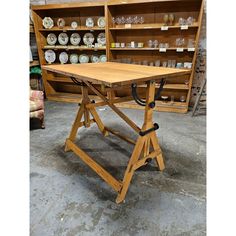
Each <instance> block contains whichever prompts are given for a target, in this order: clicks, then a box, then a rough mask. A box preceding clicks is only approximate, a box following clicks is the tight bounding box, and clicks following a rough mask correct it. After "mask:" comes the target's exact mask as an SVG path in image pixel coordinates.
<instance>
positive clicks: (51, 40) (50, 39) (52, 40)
mask: <svg viewBox="0 0 236 236" xmlns="http://www.w3.org/2000/svg"><path fill="white" fill-rule="evenodd" d="M56 42H57V36H56V35H55V34H53V33H50V34H49V35H48V36H47V43H48V45H55V44H56Z"/></svg>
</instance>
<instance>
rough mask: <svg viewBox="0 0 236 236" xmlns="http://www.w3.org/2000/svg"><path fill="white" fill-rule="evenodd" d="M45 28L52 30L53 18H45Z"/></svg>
mask: <svg viewBox="0 0 236 236" xmlns="http://www.w3.org/2000/svg"><path fill="white" fill-rule="evenodd" d="M43 26H44V28H45V29H51V28H52V27H53V26H54V22H53V19H52V18H51V17H44V18H43Z"/></svg>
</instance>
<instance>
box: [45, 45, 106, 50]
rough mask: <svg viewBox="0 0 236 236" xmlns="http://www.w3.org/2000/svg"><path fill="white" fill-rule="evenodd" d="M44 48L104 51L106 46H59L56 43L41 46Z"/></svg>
mask: <svg viewBox="0 0 236 236" xmlns="http://www.w3.org/2000/svg"><path fill="white" fill-rule="evenodd" d="M43 49H44V50H46V49H53V50H57V49H65V50H80V51H82V50H87V51H104V50H106V47H100V48H88V47H83V46H61V45H56V46H51V45H46V46H44V47H43Z"/></svg>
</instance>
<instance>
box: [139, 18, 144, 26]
mask: <svg viewBox="0 0 236 236" xmlns="http://www.w3.org/2000/svg"><path fill="white" fill-rule="evenodd" d="M139 23H140V24H143V23H144V17H143V16H140V17H139Z"/></svg>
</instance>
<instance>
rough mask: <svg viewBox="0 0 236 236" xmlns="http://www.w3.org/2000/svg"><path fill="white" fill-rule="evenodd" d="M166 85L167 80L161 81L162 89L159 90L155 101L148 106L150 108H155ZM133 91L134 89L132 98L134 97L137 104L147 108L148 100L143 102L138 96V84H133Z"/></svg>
mask: <svg viewBox="0 0 236 236" xmlns="http://www.w3.org/2000/svg"><path fill="white" fill-rule="evenodd" d="M164 84H165V79H161V82H160V87H159V88H158V90H157V93H156V94H155V100H154V101H153V102H151V103H149V104H148V105H149V107H150V108H154V107H155V101H156V100H158V99H159V97H160V95H161V92H162V90H163V86H164ZM131 89H132V96H133V98H134V100H135V102H136V103H137V104H139V105H140V106H146V103H147V102H146V100H143V99H141V98H140V97H139V96H138V93H137V84H131Z"/></svg>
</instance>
